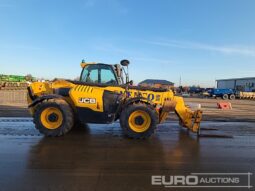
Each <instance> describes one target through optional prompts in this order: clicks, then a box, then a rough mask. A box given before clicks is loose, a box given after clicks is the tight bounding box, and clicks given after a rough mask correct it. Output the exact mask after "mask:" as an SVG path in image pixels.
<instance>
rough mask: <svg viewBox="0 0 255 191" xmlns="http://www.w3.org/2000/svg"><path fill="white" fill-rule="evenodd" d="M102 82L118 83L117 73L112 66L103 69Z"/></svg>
mask: <svg viewBox="0 0 255 191" xmlns="http://www.w3.org/2000/svg"><path fill="white" fill-rule="evenodd" d="M101 83H102V84H117V82H116V78H115V75H114V73H113V71H112V69H111V68H103V69H101Z"/></svg>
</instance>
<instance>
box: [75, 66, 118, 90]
mask: <svg viewBox="0 0 255 191" xmlns="http://www.w3.org/2000/svg"><path fill="white" fill-rule="evenodd" d="M80 81H82V82H88V83H100V84H109V85H115V84H118V83H117V79H116V77H115V74H114V72H113V70H112V68H111V66H108V65H103V64H95V65H87V66H85V68H84V69H83V71H82V74H81V78H80Z"/></svg>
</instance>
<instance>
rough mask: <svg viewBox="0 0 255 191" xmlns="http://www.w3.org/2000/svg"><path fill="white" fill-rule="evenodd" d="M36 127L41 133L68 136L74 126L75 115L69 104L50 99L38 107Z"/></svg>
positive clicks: (52, 135)
mask: <svg viewBox="0 0 255 191" xmlns="http://www.w3.org/2000/svg"><path fill="white" fill-rule="evenodd" d="M34 123H35V127H36V128H37V129H38V130H39V131H40V133H42V134H44V135H46V136H51V137H56V136H61V135H64V134H66V133H67V132H68V131H70V130H71V129H72V127H73V125H74V115H73V111H72V108H71V107H70V106H69V104H68V103H67V102H66V101H65V100H62V99H50V100H47V101H43V102H42V103H40V104H39V105H38V106H36V111H35V114H34Z"/></svg>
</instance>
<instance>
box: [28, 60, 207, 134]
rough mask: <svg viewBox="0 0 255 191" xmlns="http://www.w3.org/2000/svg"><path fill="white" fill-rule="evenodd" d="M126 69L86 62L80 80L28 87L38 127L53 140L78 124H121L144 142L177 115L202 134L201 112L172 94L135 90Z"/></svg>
mask: <svg viewBox="0 0 255 191" xmlns="http://www.w3.org/2000/svg"><path fill="white" fill-rule="evenodd" d="M128 65H129V61H128V60H122V61H121V62H120V64H115V65H109V64H103V63H86V62H85V61H84V60H83V61H82V62H81V67H82V72H81V75H80V80H79V81H71V80H54V81H53V82H34V83H32V84H30V85H29V87H28V96H27V99H28V103H29V106H28V107H29V110H30V113H31V114H32V116H33V119H34V123H35V127H36V128H37V129H38V130H39V131H40V132H41V133H43V134H44V135H46V136H53V137H55V136H61V135H64V134H66V133H67V132H69V131H70V130H71V129H72V127H73V126H74V125H75V124H76V123H79V122H81V123H101V124H108V123H112V122H114V121H116V120H119V122H120V126H121V128H122V129H123V131H124V134H125V135H127V136H128V137H131V138H135V139H143V138H148V137H150V136H151V135H152V134H153V132H154V130H155V129H156V127H157V124H159V123H162V122H163V121H164V120H165V119H166V118H167V116H168V114H169V112H170V111H175V113H176V114H177V116H178V117H179V122H180V125H181V126H183V127H186V128H188V129H189V130H191V131H192V132H195V133H199V129H200V121H201V119H202V111H201V110H196V111H192V110H191V109H190V108H189V107H187V106H185V104H184V101H183V98H182V97H178V96H175V95H174V93H173V92H172V91H171V90H166V89H161V88H151V87H139V86H133V85H132V81H129V77H128V76H129V75H128ZM124 78H125V79H124Z"/></svg>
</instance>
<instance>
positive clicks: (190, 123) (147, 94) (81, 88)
mask: <svg viewBox="0 0 255 191" xmlns="http://www.w3.org/2000/svg"><path fill="white" fill-rule="evenodd" d="M30 88H31V89H32V92H33V94H34V95H36V96H38V97H40V96H42V95H47V94H54V91H55V90H56V89H58V88H70V91H69V98H67V99H69V101H70V102H71V103H72V104H73V105H74V106H75V107H83V108H89V109H91V110H93V111H96V112H103V111H104V110H103V109H104V108H103V93H104V91H105V90H107V91H112V92H116V93H120V94H122V93H123V95H126V94H124V93H125V91H126V90H125V88H124V87H120V86H108V87H99V86H90V85H77V84H74V83H71V82H68V81H65V80H57V81H54V82H35V83H32V84H31V85H30ZM138 95H141V96H142V97H144V98H145V100H147V102H148V103H149V104H151V105H152V106H153V107H154V108H155V110H156V112H157V113H158V118H159V123H162V122H163V121H164V120H165V119H166V118H167V116H168V115H169V111H175V112H176V113H177V115H178V117H179V119H180V122H181V124H182V125H183V126H184V127H187V128H188V129H191V130H192V131H193V132H197V131H198V129H199V124H200V121H201V119H202V111H200V110H197V111H192V110H191V109H190V108H188V107H186V106H185V104H184V100H183V98H182V97H178V96H175V95H174V93H173V92H172V91H171V90H168V91H165V92H155V91H151V90H146V91H144V90H143V91H141V90H137V89H132V88H131V89H128V98H133V97H138ZM124 97H125V96H124ZM82 98H86V99H95V100H96V101H95V102H92V103H86V102H85V103H84V102H81V101H79V100H80V99H82ZM28 102H29V104H30V103H31V102H32V100H31V99H29V98H28ZM30 112H31V113H32V114H33V107H32V108H30Z"/></svg>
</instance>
